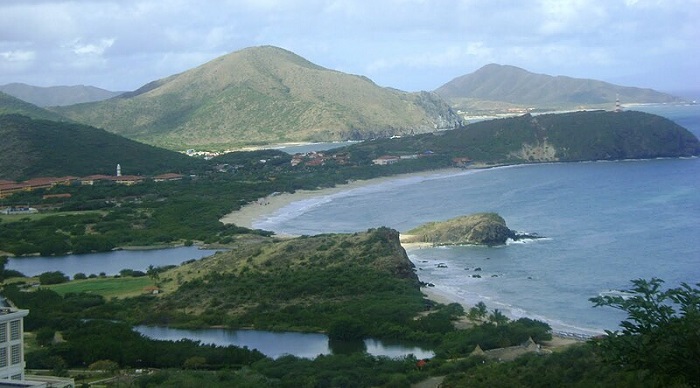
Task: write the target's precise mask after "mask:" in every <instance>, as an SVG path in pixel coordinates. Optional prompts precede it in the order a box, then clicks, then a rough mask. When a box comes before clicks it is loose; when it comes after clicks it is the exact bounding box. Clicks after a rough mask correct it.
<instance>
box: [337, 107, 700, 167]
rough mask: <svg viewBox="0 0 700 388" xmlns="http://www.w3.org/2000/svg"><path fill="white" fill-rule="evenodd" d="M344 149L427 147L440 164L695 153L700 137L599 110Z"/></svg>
mask: <svg viewBox="0 0 700 388" xmlns="http://www.w3.org/2000/svg"><path fill="white" fill-rule="evenodd" d="M347 150H348V152H350V153H351V154H361V155H365V157H369V158H376V157H379V156H381V155H406V154H422V155H424V154H425V152H426V150H428V151H430V152H431V153H430V157H431V158H433V159H436V160H439V159H443V160H444V163H449V161H450V160H451V158H459V159H461V160H462V162H460V163H465V162H464V161H466V160H467V159H468V160H470V161H471V162H472V163H478V164H482V165H494V164H517V163H538V162H571V161H588V160H622V159H652V158H659V157H688V156H698V155H700V141H698V138H697V137H695V135H693V134H692V133H691V132H690V131H688V130H687V129H685V128H683V127H681V126H680V125H678V124H676V123H674V122H673V121H671V120H669V119H666V118H664V117H661V116H657V115H653V114H649V113H643V112H636V111H625V112H611V111H602V110H600V111H581V112H572V113H559V114H543V115H538V116H533V115H530V114H526V115H522V116H518V117H511V118H505V119H497V120H489V121H481V122H477V123H473V124H469V125H467V126H465V127H463V128H460V129H456V130H452V131H443V132H436V133H431V134H422V135H416V136H410V137H404V138H401V139H381V140H376V141H372V142H365V143H360V144H356V145H352V146H349V147H347ZM338 152H340V151H338ZM424 159H425V158H424ZM399 163H401V162H399Z"/></svg>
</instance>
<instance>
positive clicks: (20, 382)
mask: <svg viewBox="0 0 700 388" xmlns="http://www.w3.org/2000/svg"><path fill="white" fill-rule="evenodd" d="M27 314H29V310H21V309H18V308H16V307H14V306H12V305H11V304H10V303H9V302H8V301H7V300H5V299H4V298H2V297H0V387H32V388H44V387H46V388H48V387H52V388H75V381H74V380H73V379H71V378H61V377H54V376H25V373H24V367H25V365H26V364H25V362H24V317H26V316H27Z"/></svg>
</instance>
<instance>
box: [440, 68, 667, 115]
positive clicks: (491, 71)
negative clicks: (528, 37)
mask: <svg viewBox="0 0 700 388" xmlns="http://www.w3.org/2000/svg"><path fill="white" fill-rule="evenodd" d="M435 93H437V94H438V95H440V96H441V97H442V98H444V99H446V100H448V101H450V103H451V104H452V105H453V106H455V107H460V108H465V107H467V108H468V107H470V106H471V107H473V106H478V105H479V104H483V103H484V102H485V101H489V102H500V103H502V104H503V105H502V106H504V107H510V106H509V105H515V106H524V107H534V108H550V109H561V108H577V107H602V106H604V105H607V106H608V107H611V106H613V105H614V104H615V99H616V98H617V97H619V99H620V101H621V102H622V103H673V102H680V101H681V99H680V98H678V97H674V96H671V95H668V94H665V93H661V92H657V91H655V90H652V89H641V88H634V87H625V86H619V85H614V84H610V83H607V82H603V81H596V80H591V79H581V78H571V77H564V76H556V77H553V76H550V75H545V74H535V73H531V72H529V71H526V70H523V69H521V68H518V67H515V66H507V65H497V64H490V65H486V66H484V67H482V68H480V69H479V70H477V71H475V72H473V73H471V74H467V75H463V76H461V77H457V78H455V79H453V80H452V81H450V82H448V83H446V84H444V85H442V86H441V87H439V88H438V89H436V90H435Z"/></svg>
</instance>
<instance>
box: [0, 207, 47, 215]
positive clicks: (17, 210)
mask: <svg viewBox="0 0 700 388" xmlns="http://www.w3.org/2000/svg"><path fill="white" fill-rule="evenodd" d="M38 212H39V211H38V210H36V209H35V208H33V207H27V206H11V207H8V208H5V209H4V210H2V211H0V213H2V214H5V215H14V214H34V213H38Z"/></svg>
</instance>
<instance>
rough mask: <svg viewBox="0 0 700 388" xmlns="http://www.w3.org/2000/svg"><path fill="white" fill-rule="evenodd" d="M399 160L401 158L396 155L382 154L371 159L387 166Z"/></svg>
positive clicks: (377, 163) (375, 162)
mask: <svg viewBox="0 0 700 388" xmlns="http://www.w3.org/2000/svg"><path fill="white" fill-rule="evenodd" d="M399 160H401V158H400V157H398V156H391V155H384V156H380V157H378V158H377V159H374V160H372V163H374V164H376V165H379V166H387V165H389V164H394V163H397V162H398V161H399Z"/></svg>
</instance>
